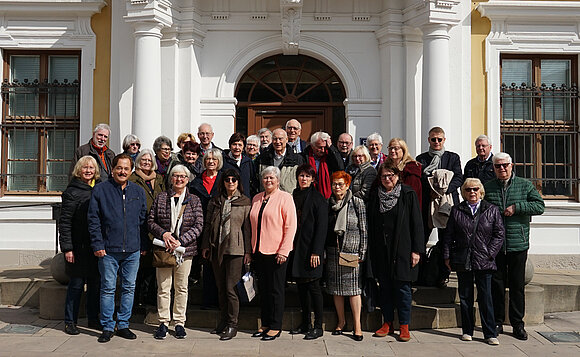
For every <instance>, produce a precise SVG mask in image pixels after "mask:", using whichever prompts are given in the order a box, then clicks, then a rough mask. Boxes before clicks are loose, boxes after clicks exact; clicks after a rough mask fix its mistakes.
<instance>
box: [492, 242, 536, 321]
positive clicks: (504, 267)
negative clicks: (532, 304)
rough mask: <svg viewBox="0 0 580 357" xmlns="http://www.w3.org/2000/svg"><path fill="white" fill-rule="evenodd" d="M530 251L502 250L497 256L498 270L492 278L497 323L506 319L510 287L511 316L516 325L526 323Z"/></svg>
mask: <svg viewBox="0 0 580 357" xmlns="http://www.w3.org/2000/svg"><path fill="white" fill-rule="evenodd" d="M527 259H528V251H527V250H524V251H521V252H508V253H507V254H505V253H503V252H500V253H499V254H498V255H497V257H495V263H496V265H497V271H496V272H495V273H494V274H493V278H492V280H491V294H492V297H493V311H494V314H495V323H496V325H502V324H503V322H504V321H505V288H506V287H507V288H509V318H510V324H511V325H512V326H514V327H516V326H523V325H524V313H525V311H526V303H525V296H524V289H525V286H526V285H525V283H524V280H525V276H526V260H527Z"/></svg>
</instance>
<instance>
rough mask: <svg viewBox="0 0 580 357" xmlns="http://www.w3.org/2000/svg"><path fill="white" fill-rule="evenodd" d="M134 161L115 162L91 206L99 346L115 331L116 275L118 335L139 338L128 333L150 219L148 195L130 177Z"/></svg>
mask: <svg viewBox="0 0 580 357" xmlns="http://www.w3.org/2000/svg"><path fill="white" fill-rule="evenodd" d="M132 170H133V160H131V157H130V156H128V155H126V154H120V155H117V156H115V158H114V159H113V170H112V177H111V178H109V180H107V181H105V182H102V183H100V184H98V185H97V186H95V188H94V189H93V195H92V197H91V202H90V204H89V212H88V221H89V233H90V236H91V246H92V248H93V252H94V254H95V256H97V257H98V258H99V272H100V273H101V324H102V325H103V333H102V334H101V336H100V337H99V342H109V341H110V340H111V337H113V334H114V331H115V320H113V313H114V312H115V289H116V285H117V273H119V276H120V278H121V297H120V306H119V310H118V311H117V322H116V325H117V335H118V336H120V337H123V338H126V339H131V340H132V339H135V338H136V336H135V334H134V333H133V332H131V330H129V319H130V318H131V309H132V307H133V296H134V293H135V279H136V278H137V270H138V269H139V256H140V252H144V249H143V248H142V243H141V231H140V230H141V226H142V224H143V223H144V222H145V217H146V215H147V204H146V199H145V191H143V189H142V188H141V187H139V186H138V185H136V184H134V183H133V182H129V176H130V175H131V172H132Z"/></svg>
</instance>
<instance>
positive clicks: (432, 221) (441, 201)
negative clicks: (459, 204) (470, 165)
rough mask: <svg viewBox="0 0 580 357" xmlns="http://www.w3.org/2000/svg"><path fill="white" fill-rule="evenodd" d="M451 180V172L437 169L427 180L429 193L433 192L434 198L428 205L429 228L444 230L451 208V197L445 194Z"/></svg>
mask: <svg viewBox="0 0 580 357" xmlns="http://www.w3.org/2000/svg"><path fill="white" fill-rule="evenodd" d="M452 178H453V171H449V170H445V169H437V170H434V171H433V174H432V176H430V177H428V178H427V181H428V182H429V187H431V192H435V196H436V197H435V198H433V199H431V204H430V205H429V208H430V209H429V222H428V224H429V227H430V228H445V227H446V226H447V220H448V219H449V214H450V213H451V208H452V207H453V196H452V195H451V194H450V193H445V192H447V189H448V188H449V183H450V182H451V179H452Z"/></svg>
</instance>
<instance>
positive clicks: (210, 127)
mask: <svg viewBox="0 0 580 357" xmlns="http://www.w3.org/2000/svg"><path fill="white" fill-rule="evenodd" d="M204 125H207V126H209V129H210V130H211V132H212V133H213V126H211V124H209V123H201V124H199V126H198V127H197V132H199V131H200V130H201V127H202V126H204Z"/></svg>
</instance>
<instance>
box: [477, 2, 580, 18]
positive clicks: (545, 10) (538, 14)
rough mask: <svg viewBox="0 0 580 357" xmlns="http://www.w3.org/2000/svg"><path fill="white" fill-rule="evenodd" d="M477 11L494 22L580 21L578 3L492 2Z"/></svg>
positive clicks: (483, 3)
mask: <svg viewBox="0 0 580 357" xmlns="http://www.w3.org/2000/svg"><path fill="white" fill-rule="evenodd" d="M477 10H479V12H480V13H481V16H484V17H487V18H488V19H490V20H491V21H492V22H493V21H496V22H497V21H510V22H516V21H518V20H525V21H526V23H530V22H542V23H545V22H547V21H557V22H558V23H561V22H562V21H566V22H578V21H580V2H577V1H520V0H490V1H489V2H482V3H479V5H478V6H477Z"/></svg>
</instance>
